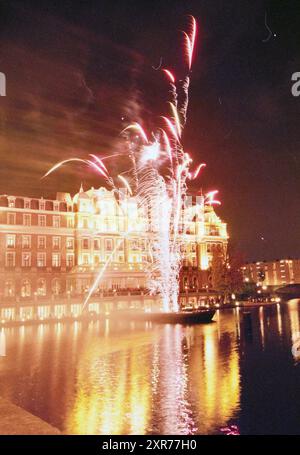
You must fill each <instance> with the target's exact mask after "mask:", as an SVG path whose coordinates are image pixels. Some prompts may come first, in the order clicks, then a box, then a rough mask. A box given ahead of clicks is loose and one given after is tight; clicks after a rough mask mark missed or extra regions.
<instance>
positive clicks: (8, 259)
mask: <svg viewBox="0 0 300 455" xmlns="http://www.w3.org/2000/svg"><path fill="white" fill-rule="evenodd" d="M15 258H16V255H15V253H6V256H5V266H6V267H14V266H15Z"/></svg>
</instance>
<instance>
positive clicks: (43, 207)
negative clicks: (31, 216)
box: [39, 201, 46, 210]
mask: <svg viewBox="0 0 300 455" xmlns="http://www.w3.org/2000/svg"><path fill="white" fill-rule="evenodd" d="M45 207H46V204H45V201H40V202H39V208H40V210H45Z"/></svg>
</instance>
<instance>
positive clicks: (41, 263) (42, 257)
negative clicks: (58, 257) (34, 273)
mask: <svg viewBox="0 0 300 455" xmlns="http://www.w3.org/2000/svg"><path fill="white" fill-rule="evenodd" d="M36 265H37V266H38V267H46V253H38V254H37V263H36Z"/></svg>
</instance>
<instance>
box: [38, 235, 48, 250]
mask: <svg viewBox="0 0 300 455" xmlns="http://www.w3.org/2000/svg"><path fill="white" fill-rule="evenodd" d="M38 248H39V249H44V248H46V237H44V236H43V237H42V236H39V237H38Z"/></svg>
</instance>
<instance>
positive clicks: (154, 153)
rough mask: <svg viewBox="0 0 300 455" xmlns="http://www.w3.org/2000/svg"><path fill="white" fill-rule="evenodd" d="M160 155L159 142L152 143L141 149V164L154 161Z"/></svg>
mask: <svg viewBox="0 0 300 455" xmlns="http://www.w3.org/2000/svg"><path fill="white" fill-rule="evenodd" d="M159 154H160V145H159V142H153V144H151V145H145V146H144V147H143V154H142V162H143V163H144V164H145V163H146V162H147V161H155V160H157V159H158V157H159Z"/></svg>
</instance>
